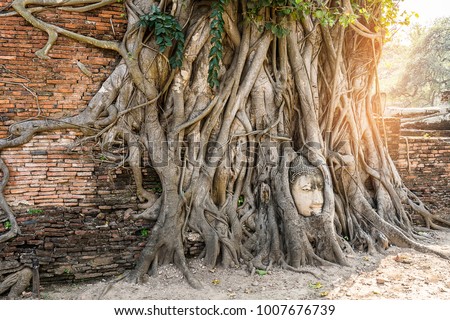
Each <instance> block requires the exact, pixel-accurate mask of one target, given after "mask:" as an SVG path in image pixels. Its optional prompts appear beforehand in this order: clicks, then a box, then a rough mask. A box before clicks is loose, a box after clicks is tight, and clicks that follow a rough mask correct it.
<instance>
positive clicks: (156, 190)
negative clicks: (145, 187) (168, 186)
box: [150, 183, 163, 193]
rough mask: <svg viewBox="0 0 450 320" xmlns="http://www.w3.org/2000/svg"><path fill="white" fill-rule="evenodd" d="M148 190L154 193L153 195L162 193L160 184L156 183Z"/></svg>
mask: <svg viewBox="0 0 450 320" xmlns="http://www.w3.org/2000/svg"><path fill="white" fill-rule="evenodd" d="M150 190H151V191H153V192H155V193H162V192H163V189H162V185H161V184H160V183H158V184H157V185H156V186H155V187H153V188H151V189H150Z"/></svg>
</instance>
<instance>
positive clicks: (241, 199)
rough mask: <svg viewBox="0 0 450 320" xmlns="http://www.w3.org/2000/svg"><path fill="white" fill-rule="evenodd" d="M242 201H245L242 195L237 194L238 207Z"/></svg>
mask: <svg viewBox="0 0 450 320" xmlns="http://www.w3.org/2000/svg"><path fill="white" fill-rule="evenodd" d="M244 201H245V198H244V196H242V195H241V196H239V199H238V202H237V205H238V207H241V206H242V205H243V204H244Z"/></svg>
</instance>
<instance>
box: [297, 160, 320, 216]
mask: <svg viewBox="0 0 450 320" xmlns="http://www.w3.org/2000/svg"><path fill="white" fill-rule="evenodd" d="M289 184H290V189H291V194H292V198H293V199H294V203H295V206H296V207H297V211H298V213H299V214H301V215H302V216H305V217H309V216H314V215H319V214H320V213H321V212H322V207H323V201H324V200H323V176H322V172H321V171H320V170H319V169H318V168H317V167H315V166H313V165H312V164H311V163H310V162H309V161H308V160H307V159H306V158H305V157H303V156H302V155H299V156H297V157H296V158H295V159H294V160H293V161H292V162H291V167H290V168H289Z"/></svg>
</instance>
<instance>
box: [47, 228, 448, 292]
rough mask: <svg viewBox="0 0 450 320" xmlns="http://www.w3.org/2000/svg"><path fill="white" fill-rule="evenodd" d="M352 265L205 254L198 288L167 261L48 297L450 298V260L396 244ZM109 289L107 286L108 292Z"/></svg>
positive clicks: (436, 238) (437, 241)
mask: <svg viewBox="0 0 450 320" xmlns="http://www.w3.org/2000/svg"><path fill="white" fill-rule="evenodd" d="M426 235H428V236H430V239H429V240H428V242H429V243H430V244H432V245H435V246H439V247H440V248H441V250H445V251H447V252H449V254H450V232H448V231H447V232H427V234H426ZM348 258H349V260H350V263H351V265H352V267H340V266H333V267H324V268H321V269H319V268H314V269H311V270H312V271H314V272H315V273H317V274H318V275H319V279H316V278H315V277H314V276H312V275H310V274H297V273H293V272H289V271H284V270H280V269H274V270H272V271H269V272H268V273H267V274H265V275H258V274H255V275H253V276H251V275H249V273H248V272H247V271H246V270H245V269H244V268H238V269H235V270H230V269H228V270H222V269H215V270H208V269H207V268H206V267H205V266H203V265H202V262H201V261H200V260H192V261H190V267H191V268H192V270H193V272H194V273H196V275H197V276H198V278H199V279H200V280H201V281H202V283H203V284H204V286H205V288H204V289H202V290H195V289H192V288H191V287H190V286H189V285H188V284H187V283H186V282H185V281H184V279H182V275H181V273H180V272H179V271H178V270H177V269H176V268H175V267H174V266H170V265H169V266H164V267H161V268H160V269H159V272H158V275H157V276H155V277H149V278H148V281H147V283H146V284H145V285H131V284H127V283H116V284H114V285H112V286H108V283H107V281H106V280H105V281H98V282H95V283H84V284H70V285H51V286H46V287H44V288H43V290H42V298H43V299H98V298H99V297H100V296H102V299H119V300H124V299H126V300H131V299H137V300H140V299H152V300H164V299H189V300H191V299H252V300H259V299H267V300H277V299H282V300H288V299H450V261H448V260H444V259H442V258H439V257H437V256H434V255H429V254H422V253H417V252H414V251H412V250H409V249H400V248H396V247H391V248H389V249H388V250H387V251H386V255H377V256H368V255H366V254H362V253H355V254H353V255H349V256H348ZM105 290H107V292H106V293H105Z"/></svg>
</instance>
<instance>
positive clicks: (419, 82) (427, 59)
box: [391, 17, 450, 106]
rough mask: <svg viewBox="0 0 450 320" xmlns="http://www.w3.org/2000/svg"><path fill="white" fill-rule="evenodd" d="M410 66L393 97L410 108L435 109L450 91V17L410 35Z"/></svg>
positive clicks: (414, 28) (394, 90)
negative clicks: (426, 107) (399, 98)
mask: <svg viewBox="0 0 450 320" xmlns="http://www.w3.org/2000/svg"><path fill="white" fill-rule="evenodd" d="M410 39H411V48H410V52H409V57H408V62H407V64H406V67H405V68H404V70H403V73H402V75H401V77H400V79H399V81H398V83H397V85H396V86H395V87H394V89H393V90H392V92H391V94H394V95H401V96H403V97H405V98H406V100H408V101H409V103H410V104H411V105H414V106H420V105H423V104H429V105H434V104H435V103H436V102H438V101H439V100H438V99H439V98H440V96H441V94H442V93H443V92H445V91H448V90H450V17H445V18H440V19H437V20H436V21H435V22H434V23H433V25H432V26H431V27H429V28H424V27H420V26H418V25H416V26H415V27H413V28H412V30H411V32H410Z"/></svg>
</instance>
